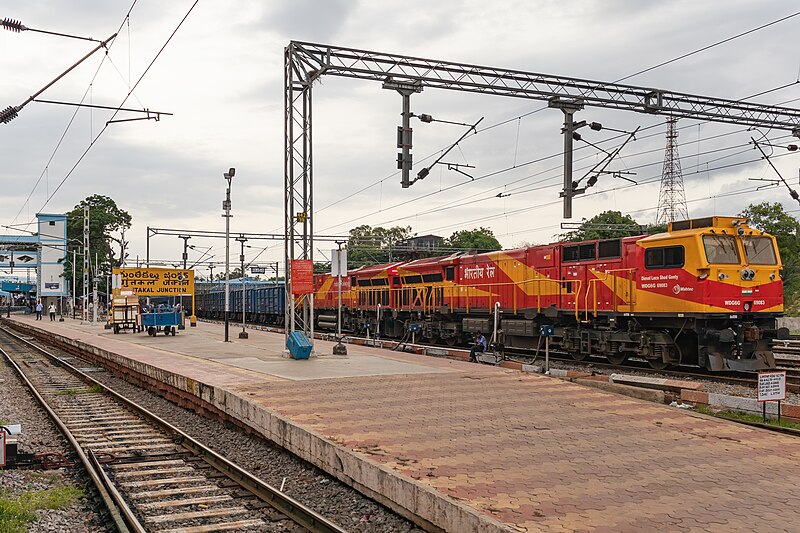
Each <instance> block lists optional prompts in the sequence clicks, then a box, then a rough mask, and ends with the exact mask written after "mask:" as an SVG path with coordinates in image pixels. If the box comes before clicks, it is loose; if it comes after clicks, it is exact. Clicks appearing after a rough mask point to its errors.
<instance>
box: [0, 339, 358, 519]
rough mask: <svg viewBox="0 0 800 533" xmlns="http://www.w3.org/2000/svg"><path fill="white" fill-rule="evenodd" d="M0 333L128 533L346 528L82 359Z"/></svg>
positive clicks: (22, 374) (25, 378)
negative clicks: (103, 380)
mask: <svg viewBox="0 0 800 533" xmlns="http://www.w3.org/2000/svg"><path fill="white" fill-rule="evenodd" d="M0 337H2V345H3V346H4V348H0V352H2V355H3V356H4V357H5V358H6V359H7V360H8V361H9V364H10V365H11V366H12V367H13V368H14V369H15V370H16V371H17V372H18V373H19V375H20V377H21V379H22V380H23V381H25V382H26V384H27V385H28V387H29V388H30V389H31V391H32V393H33V394H34V396H35V397H36V398H37V400H38V401H39V402H40V403H41V404H42V405H43V407H44V408H45V409H46V410H47V411H48V413H49V414H50V415H51V417H52V418H53V420H54V422H55V423H56V424H57V425H58V427H59V429H60V430H61V431H62V433H64V435H65V436H66V437H67V439H68V440H69V441H70V443H71V444H72V446H73V448H74V449H75V453H76V454H77V456H78V457H79V458H80V459H81V461H82V462H83V464H84V466H85V467H86V469H87V472H88V473H89V476H90V477H91V478H92V479H93V481H94V483H95V485H96V486H97V487H98V491H99V492H100V494H101V496H102V498H103V500H104V503H105V505H106V506H107V507H108V508H109V512H110V514H111V516H112V518H113V520H114V522H115V524H116V526H117V529H119V530H120V531H135V532H139V531H169V532H174V533H177V532H179V531H180V532H185V533H200V532H205V531H272V530H274V531H300V530H302V531H312V532H343V531H344V530H343V529H342V528H340V527H338V526H337V525H336V524H334V523H333V522H331V521H329V520H327V519H326V518H325V517H323V516H321V515H319V514H317V513H316V512H315V511H313V510H311V509H309V508H307V507H305V506H304V505H302V504H301V503H299V502H298V501H296V500H294V499H292V498H290V497H288V496H286V495H285V494H283V493H282V492H281V491H279V490H278V489H276V488H274V487H272V486H270V485H268V484H266V483H264V482H263V481H261V480H259V479H258V478H256V477H255V476H253V475H251V474H249V473H248V472H246V471H245V470H243V469H241V468H239V467H238V466H236V465H235V464H233V463H231V462H230V461H228V460H226V459H225V458H224V457H222V456H220V455H219V454H217V453H215V452H214V451H212V450H211V449H209V448H206V447H205V446H203V445H202V444H200V443H199V442H198V441H197V440H195V439H193V438H192V437H191V436H189V435H187V434H186V433H184V432H182V431H181V430H179V429H177V428H176V427H174V426H172V425H170V424H169V423H167V422H166V421H164V420H162V419H161V418H159V417H157V416H156V415H154V414H152V413H150V412H149V411H147V410H146V409H144V408H142V407H140V406H138V405H137V404H135V403H134V402H131V401H130V400H127V399H126V398H124V397H123V396H121V395H120V394H118V393H116V392H114V391H113V390H111V389H109V388H108V387H106V386H105V385H102V384H100V383H99V382H97V381H95V380H94V379H92V378H91V377H90V376H89V375H88V374H87V372H86V371H83V370H81V369H79V368H78V365H80V364H81V363H80V360H77V359H73V358H67V357H61V358H59V357H56V356H54V355H52V354H50V353H49V352H48V351H47V350H46V349H44V348H42V347H40V346H38V345H36V344H34V343H33V342H31V340H30V339H28V338H25V337H21V336H18V335H16V334H14V333H12V332H9V331H7V330H5V329H3V330H2V332H0ZM87 370H91V369H87Z"/></svg>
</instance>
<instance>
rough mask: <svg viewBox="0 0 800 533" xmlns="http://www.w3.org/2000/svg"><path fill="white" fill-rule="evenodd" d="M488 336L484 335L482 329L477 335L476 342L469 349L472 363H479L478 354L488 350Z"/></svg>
mask: <svg viewBox="0 0 800 533" xmlns="http://www.w3.org/2000/svg"><path fill="white" fill-rule="evenodd" d="M486 348H487V345H486V337H484V336H483V333H481V332H480V331H479V332H478V334H477V335H476V336H475V344H474V345H473V346H472V348H470V350H469V362H470V363H477V362H478V354H479V353H483V352H485V351H486Z"/></svg>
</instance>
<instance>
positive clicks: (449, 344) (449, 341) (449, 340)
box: [442, 337, 458, 347]
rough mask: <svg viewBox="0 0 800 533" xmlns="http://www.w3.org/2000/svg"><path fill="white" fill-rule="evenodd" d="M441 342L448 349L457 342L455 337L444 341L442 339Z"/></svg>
mask: <svg viewBox="0 0 800 533" xmlns="http://www.w3.org/2000/svg"><path fill="white" fill-rule="evenodd" d="M442 342H444V343H445V344H446V345H448V346H450V347H453V346H455V345H456V343H457V342H458V338H457V337H447V338H445V339H442Z"/></svg>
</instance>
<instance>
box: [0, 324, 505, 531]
mask: <svg viewBox="0 0 800 533" xmlns="http://www.w3.org/2000/svg"><path fill="white" fill-rule="evenodd" d="M6 323H8V324H10V325H11V326H12V327H13V328H14V329H16V330H17V331H20V332H22V333H24V334H27V335H30V336H33V337H36V338H40V339H42V340H45V341H54V342H57V343H61V344H63V345H66V346H70V347H72V348H74V349H76V350H85V351H87V352H89V353H91V354H92V355H93V356H95V357H96V358H98V359H99V360H107V361H109V362H110V363H112V364H113V365H115V366H116V367H118V368H119V369H126V370H127V371H128V372H127V375H125V376H124V378H125V379H129V377H131V376H130V374H131V373H135V374H139V375H141V376H143V377H144V378H146V379H144V380H141V379H136V381H144V382H151V381H156V382H158V383H162V384H165V385H167V386H169V387H172V388H174V389H177V390H179V391H182V392H183V393H185V394H184V395H182V396H184V398H185V397H186V395H188V396H191V397H194V398H197V400H199V401H198V402H197V403H198V405H197V407H199V409H197V410H198V411H200V412H202V411H204V409H203V404H208V405H210V406H213V407H214V408H215V409H218V410H219V411H221V412H222V413H224V414H226V415H228V416H229V417H231V418H233V419H235V420H237V421H239V422H241V423H242V424H244V425H245V426H247V427H248V428H250V429H252V430H253V431H254V432H256V433H257V434H259V435H261V436H263V437H264V438H266V439H268V440H271V441H273V442H275V443H276V444H277V445H279V446H281V447H282V448H284V449H286V450H288V451H290V452H291V453H293V454H295V455H296V456H298V457H300V458H301V459H303V460H305V461H308V462H309V463H311V464H313V465H314V466H316V467H318V468H320V469H321V470H323V471H325V472H327V473H328V474H330V475H332V476H335V477H336V478H337V479H339V480H340V481H342V482H344V483H347V484H348V485H350V486H352V487H353V488H355V489H356V490H358V491H360V492H361V493H363V494H365V495H366V496H368V497H370V498H373V499H375V500H376V501H378V502H380V503H381V504H383V505H385V506H387V507H389V508H391V509H392V510H394V511H395V512H398V513H399V514H401V515H403V516H405V517H406V518H408V519H410V520H412V521H414V522H415V523H417V524H418V525H420V526H422V527H424V528H425V529H427V530H429V531H437V530H439V531H454V532H462V531H465V532H466V531H481V532H487V533H495V532H497V533H500V532H512V531H514V529H512V528H510V527H509V526H508V525H507V524H504V523H502V522H500V521H497V520H495V519H493V518H492V517H490V516H487V515H485V514H482V513H479V512H478V511H476V510H475V509H473V508H472V507H470V506H468V505H466V504H463V503H461V502H458V501H455V500H453V499H452V498H450V497H449V496H447V495H444V494H441V493H439V492H436V491H435V490H434V489H433V488H431V487H429V486H427V485H425V484H423V483H420V482H417V481H415V480H413V479H410V478H407V477H405V476H402V474H398V473H397V472H394V471H392V470H390V469H388V468H385V467H383V466H381V465H379V464H376V463H374V462H372V461H370V460H369V459H368V458H367V457H363V456H361V455H360V454H358V453H357V452H354V451H353V450H350V449H349V448H346V447H344V446H341V445H339V444H337V443H335V442H332V441H330V440H328V439H326V438H325V437H323V436H321V435H318V434H316V433H314V432H313V431H310V430H308V429H306V428H304V427H302V426H299V425H296V424H294V423H292V422H291V421H289V420H287V419H284V418H282V417H280V416H279V415H276V414H275V413H272V412H270V411H268V410H266V409H263V408H259V407H258V406H257V405H255V404H253V403H251V402H249V401H247V400H246V399H245V398H243V397H241V396H238V395H236V394H235V393H234V392H232V391H229V390H226V389H224V388H221V387H215V386H211V385H207V384H205V383H202V382H199V381H196V380H194V379H192V378H190V377H188V376H182V375H180V374H177V373H174V372H171V371H168V370H164V369H161V368H158V367H156V366H153V365H150V364H147V363H142V362H140V361H136V360H133V359H129V358H127V357H125V356H123V355H120V354H117V353H114V352H110V351H108V350H105V349H101V348H98V347H96V346H93V345H91V344H87V343H84V342H81V341H78V340H75V339H72V338H69V337H65V336H63V335H59V334H55V333H53V332H50V331H46V330H42V329H38V328H35V327H31V326H30V325H28V324H24V323H20V322H15V321H6ZM122 373H123V374H126V372H124V371H123V372H122ZM160 392H163V390H162V391H160ZM167 396H168V398H169V399H170V400H173V401H174V400H175V398H170V397H169V395H167ZM178 403H182V402H178ZM185 406H186V405H184V407H185Z"/></svg>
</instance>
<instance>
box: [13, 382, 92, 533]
mask: <svg viewBox="0 0 800 533" xmlns="http://www.w3.org/2000/svg"><path fill="white" fill-rule="evenodd" d="M99 392H103V387H102V385H99V384H97V383H95V384H94V385H92V386H91V387H89V388H88V389H64V390H62V391H58V392H57V393H56V395H58V396H76V395H78V394H97V393H99ZM0 533H2V532H0Z"/></svg>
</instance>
